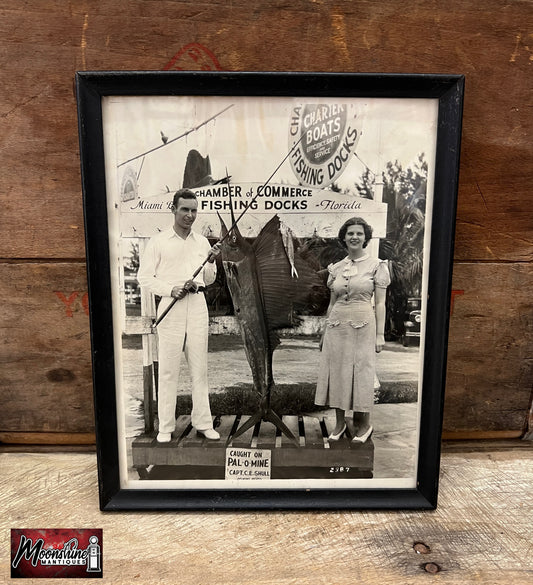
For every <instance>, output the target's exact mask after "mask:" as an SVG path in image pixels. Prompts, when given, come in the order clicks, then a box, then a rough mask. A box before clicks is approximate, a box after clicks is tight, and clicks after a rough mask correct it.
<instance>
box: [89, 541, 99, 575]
mask: <svg viewBox="0 0 533 585" xmlns="http://www.w3.org/2000/svg"><path fill="white" fill-rule="evenodd" d="M89 543H90V544H89V546H88V547H87V551H88V553H89V556H88V557H87V572H88V573H94V572H97V571H101V570H102V569H101V563H100V545H99V544H98V537H97V536H91V537H90V538H89Z"/></svg>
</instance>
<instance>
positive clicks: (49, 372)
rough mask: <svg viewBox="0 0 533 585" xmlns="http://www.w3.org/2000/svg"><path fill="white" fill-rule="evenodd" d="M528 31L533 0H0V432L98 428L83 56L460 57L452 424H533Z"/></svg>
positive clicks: (253, 61)
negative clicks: (81, 126)
mask: <svg viewBox="0 0 533 585" xmlns="http://www.w3.org/2000/svg"><path fill="white" fill-rule="evenodd" d="M532 34H533V10H532V5H531V1H530V0H512V1H511V2H507V3H504V4H502V3H501V2H499V1H498V0H487V1H486V2H483V3H479V2H476V1H475V0H451V1H450V2H447V3H445V4H443V3H441V4H439V3H437V2H429V3H428V2H427V1H423V0H415V1H414V2H411V3H410V4H409V5H406V4H405V3H404V2H400V0H385V1H384V2H371V1H370V0H358V1H357V2H352V1H349V0H337V1H333V0H317V1H314V2H308V1H305V0H294V1H293V2H291V3H287V2H282V1H274V2H268V3H266V2H260V1H259V0H253V1H251V2H248V1H245V0H234V1H233V2H231V3H227V2H225V1H224V0H211V1H203V2H200V3H198V2H191V1H189V0H181V1H172V0H163V1H161V2H158V3H154V2H152V1H150V0H133V1H131V2H128V3H127V6H126V7H125V6H124V5H123V4H119V3H116V2H112V1H111V0H100V1H96V0H83V1H81V2H76V3H67V4H66V3H65V2H62V1H60V0H28V1H26V2H24V3H21V2H19V1H17V0H5V1H4V2H3V4H2V7H1V8H0V55H1V60H2V84H1V88H2V89H1V90H0V155H1V161H2V173H1V174H0V198H1V199H0V203H1V206H2V213H0V232H1V233H2V234H3V235H4V237H3V238H2V239H1V240H0V273H1V277H2V278H1V281H0V283H1V284H0V290H1V291H2V298H3V301H4V304H3V309H2V312H1V315H2V328H3V336H4V344H3V346H2V347H3V351H2V354H1V359H2V362H3V364H4V368H3V372H2V377H1V380H2V381H1V390H2V392H1V397H0V432H21V433H25V432H30V433H32V432H33V433H39V432H45V433H47V432H52V433H58V434H61V433H67V434H68V433H82V434H83V433H87V432H92V397H91V388H90V349H89V332H88V320H87V316H86V314H85V308H86V307H84V298H85V297H84V294H85V292H86V284H85V276H84V270H85V267H84V257H85V253H84V230H83V211H82V198H81V187H80V185H81V183H80V172H79V152H78V136H77V119H76V102H75V96H74V91H73V80H74V73H75V71H77V70H131V69H134V70H162V69H195V70H199V69H212V70H214V69H224V70H273V71H281V70H289V71H291V70H292V71H297V70H301V71H358V72H419V73H424V72H426V73H464V74H465V75H466V94H465V108H464V122H463V144H462V153H461V173H460V184H459V200H458V213H457V231H456V247H455V270H454V288H456V289H458V290H460V291H464V293H463V294H462V295H461V296H458V297H457V298H456V303H455V310H456V311H457V312H456V313H454V316H453V317H452V328H451V331H450V351H449V353H450V363H449V368H448V385H447V398H446V412H445V430H447V431H449V432H466V433H468V432H470V431H472V432H477V431H483V432H498V431H502V432H510V431H512V432H522V431H523V430H524V429H525V428H526V427H527V428H528V431H529V434H528V436H531V430H532V429H531V424H533V423H532V422H531V417H529V419H528V408H529V401H530V393H531V386H532V381H533V371H532V360H531V355H532V351H531V329H532V322H531V305H530V303H529V300H528V298H527V294H526V291H527V287H528V286H529V290H531V288H530V287H531V271H530V269H531V261H532V252H533V234H532V228H533V217H532V215H533V212H532V209H533V190H532V189H531V184H532V179H533V172H532V170H533V169H532V163H531V161H532V160H533V157H532V155H533V143H532V141H531V135H532V127H533V117H532V116H531V106H532V83H531V80H532V76H531V67H532V61H533V39H532ZM59 293H60V294H62V295H63V297H61V296H60V295H59ZM76 293H77V294H76ZM73 295H74V296H73ZM69 311H70V312H71V313H72V315H70V313H69ZM59 405H60V407H59ZM528 420H530V422H529V426H528V425H527V421H528Z"/></svg>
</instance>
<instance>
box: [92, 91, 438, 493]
mask: <svg viewBox="0 0 533 585" xmlns="http://www.w3.org/2000/svg"><path fill="white" fill-rule="evenodd" d="M438 107H439V105H438V99H436V98H435V99H434V98H417V99H411V98H401V99H399V98H351V97H334V98H333V97H327V98H325V97H316V98H314V97H309V96H307V97H298V96H291V97H270V96H268V97H265V96H257V97H255V96H245V97H244V96H235V97H233V96H205V95H203V96H194V95H190V96H183V95H179V96H172V95H165V96H138V95H137V96H105V97H103V98H102V114H103V129H104V136H103V138H104V154H105V171H106V189H107V207H108V209H107V213H108V224H109V247H110V262H111V278H112V305H113V321H114V322H113V335H114V347H115V357H114V359H115V372H116V381H115V383H116V393H117V429H118V450H119V464H120V484H121V487H122V488H124V489H131V490H136V489H144V490H146V489H181V488H187V489H188V488H193V489H198V490H202V489H213V488H222V489H232V490H240V489H246V490H254V489H269V488H276V489H279V488H288V489H292V488H300V489H301V488H308V487H317V488H350V489H353V488H369V487H370V488H408V489H414V488H415V487H416V478H417V461H418V448H419V436H420V435H419V433H420V413H421V402H422V393H421V388H422V371H423V362H424V359H423V358H424V343H425V339H424V323H425V319H426V313H425V312H426V304H425V301H424V299H425V298H426V295H425V291H426V287H427V277H428V274H427V273H428V263H429V250H430V242H431V234H430V231H431V230H430V227H431V217H432V213H431V209H432V202H433V187H434V176H435V157H436V142H437V121H438Z"/></svg>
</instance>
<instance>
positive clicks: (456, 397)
mask: <svg viewBox="0 0 533 585" xmlns="http://www.w3.org/2000/svg"><path fill="white" fill-rule="evenodd" d="M532 284H533V283H532V270H531V267H530V266H529V265H527V264H521V263H519V264H504V265H502V264H492V263H491V264H487V263H483V264H477V263H467V264H459V265H457V266H456V268H455V271H454V281H453V287H454V289H457V290H459V291H461V292H462V293H463V294H461V295H459V296H457V297H455V300H454V309H453V315H452V317H451V325H450V339H449V352H448V376H447V387H446V405H445V420H444V431H445V433H448V434H447V435H445V436H447V437H456V438H458V437H459V436H469V437H472V436H480V437H487V436H494V437H496V436H501V433H510V434H511V436H516V435H517V434H521V433H522V432H523V430H524V429H525V426H526V420H527V415H528V412H529V405H530V393H531V380H532V365H533V364H532V361H531V357H530V356H531V355H533V351H532V350H533V339H532V333H531V326H530V324H529V321H528V320H527V318H526V316H527V315H528V314H531V300H530V296H529V292H528V291H530V290H531V289H532ZM85 289H86V280H85V271H84V266H83V265H81V264H77V263H60V264H56V263H49V264H38V263H21V264H0V292H1V293H2V298H3V299H4V304H3V315H2V317H3V318H2V324H3V327H4V328H5V331H6V335H5V337H4V344H3V354H2V360H3V364H2V379H1V381H0V386H1V389H2V391H1V392H0V432H2V433H20V432H24V433H47V432H53V433H67V434H68V433H74V434H75V433H93V432H94V427H93V415H92V373H91V356H90V343H89V320H88V317H87V314H86V309H87V304H86V303H87V301H86V293H85V292H84V291H85ZM510 289H511V290H512V295H510V294H509V290H510ZM36 323H38V324H39V326H38V327H36ZM139 359H140V358H139ZM59 400H61V408H57V404H58V401H59ZM450 433H456V434H455V435H453V434H450ZM457 433H459V434H457ZM472 433H473V434H472ZM479 433H481V434H479ZM491 433H493V434H491Z"/></svg>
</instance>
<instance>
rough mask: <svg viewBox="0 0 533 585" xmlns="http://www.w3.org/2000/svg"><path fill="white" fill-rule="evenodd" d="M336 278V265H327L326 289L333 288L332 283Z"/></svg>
mask: <svg viewBox="0 0 533 585" xmlns="http://www.w3.org/2000/svg"><path fill="white" fill-rule="evenodd" d="M336 276H337V271H336V265H335V264H328V282H327V286H328V288H331V287H332V286H333V282H334V281H335V278H336Z"/></svg>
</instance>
